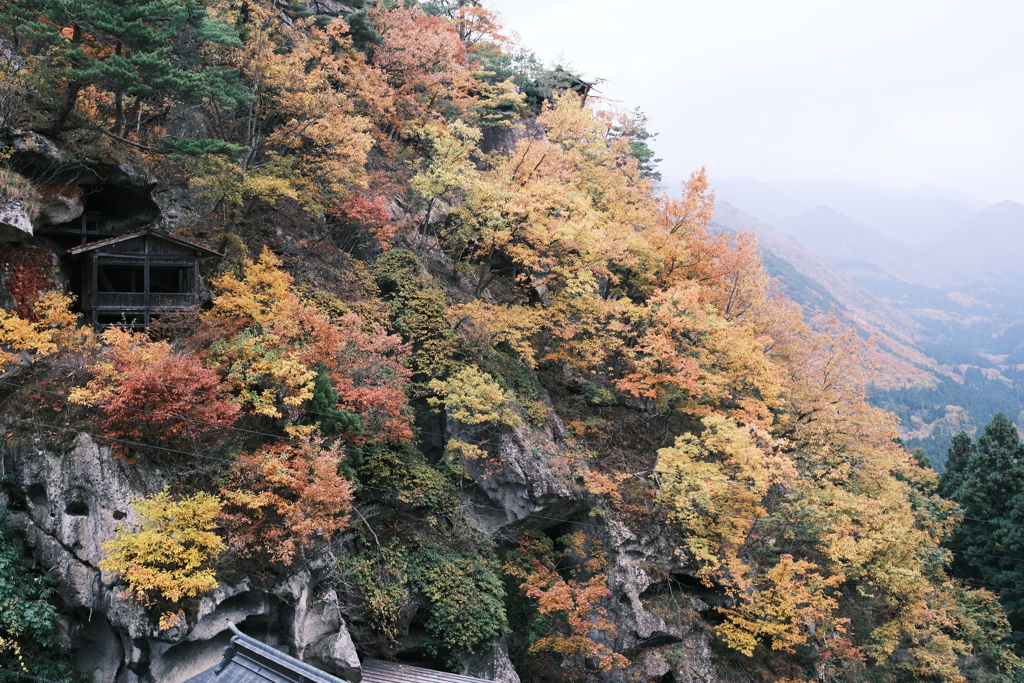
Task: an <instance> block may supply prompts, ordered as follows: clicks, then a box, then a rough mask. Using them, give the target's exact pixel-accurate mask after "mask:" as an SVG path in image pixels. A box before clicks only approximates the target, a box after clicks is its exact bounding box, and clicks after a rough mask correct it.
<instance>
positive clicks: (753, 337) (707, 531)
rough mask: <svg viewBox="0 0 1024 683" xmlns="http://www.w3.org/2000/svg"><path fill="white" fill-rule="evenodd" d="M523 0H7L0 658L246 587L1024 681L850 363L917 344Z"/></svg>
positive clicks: (287, 627) (608, 671) (462, 643)
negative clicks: (730, 193)
mask: <svg viewBox="0 0 1024 683" xmlns="http://www.w3.org/2000/svg"><path fill="white" fill-rule="evenodd" d="M502 32H503V29H502V27H501V26H499V25H498V23H497V20H496V18H495V16H494V15H493V14H492V13H491V12H489V11H488V10H487V8H486V7H485V6H480V5H478V4H476V3H474V2H466V1H459V0H438V1H437V2H429V3H423V4H417V3H415V2H407V3H404V4H397V3H390V2H379V3H372V2H368V1H365V2H364V1H363V0H349V3H347V4H342V3H337V2H328V1H326V0H325V1H322V2H318V1H315V0H314V1H313V2H308V3H306V2H283V1H281V0H248V1H247V2H243V3H234V2H222V1H220V0H138V1H137V2H133V3H130V4H126V3H122V2H116V1H112V0H81V1H80V2H77V3H68V2H63V1H62V0H8V1H7V2H6V3H4V4H3V5H2V6H0V38H2V42H0V54H2V55H3V60H2V63H0V135H2V139H0V142H2V147H0V163H2V169H0V227H2V231H0V239H3V240H4V241H3V242H2V243H0V254H2V255H3V263H2V265H3V270H2V272H0V285H2V289H0V304H2V309H0V373H2V374H0V419H2V426H3V429H4V441H3V445H2V446H0V468H2V470H0V474H2V477H3V479H2V485H3V486H2V494H0V501H2V502H3V504H4V507H5V508H6V511H5V512H4V513H3V518H2V536H0V539H2V541H3V547H2V550H0V668H2V669H3V671H0V677H2V678H3V679H4V680H19V679H21V678H23V677H25V676H36V677H39V678H42V679H44V680H49V681H75V680H86V679H90V678H91V679H92V680H94V681H97V682H100V681H103V682H107V681H109V682H111V683H114V682H116V683H127V682H140V681H144V682H147V683H149V682H154V681H161V682H170V683H179V682H182V681H186V680H188V679H190V678H191V677H192V676H194V675H196V674H198V673H200V672H201V671H204V670H207V669H209V668H211V667H213V666H215V665H216V664H217V662H219V661H220V658H221V652H222V649H223V647H224V645H225V644H226V643H227V639H228V637H229V636H230V632H229V631H228V627H229V624H230V623H234V624H237V625H239V627H240V628H241V629H242V630H243V631H244V632H246V633H249V634H251V635H253V636H254V637H257V638H259V639H260V640H263V641H264V642H266V643H268V644H269V645H271V646H273V647H276V648H278V649H280V650H283V651H286V652H288V653H289V654H292V655H294V656H296V657H299V658H301V659H303V660H304V661H306V662H309V663H311V664H312V665H314V666H316V667H319V668H322V669H324V670H326V671H329V672H331V673H333V674H335V675H338V676H339V677H342V678H344V679H345V680H349V681H358V680H359V676H360V659H359V658H361V657H363V658H365V657H374V658H380V659H390V660H395V661H401V662H406V663H411V664H416V665H419V666H425V667H428V668H434V669H444V670H448V671H453V672H460V673H464V674H468V675H473V676H477V677H480V678H484V679H487V680H500V681H505V682H506V683H511V682H512V681H523V682H531V683H532V682H541V681H552V682H554V681H574V680H575V681H594V682H596V681H608V682H612V681H614V682H616V683H618V682H623V683H624V682H625V681H677V682H678V681H784V682H789V683H795V682H796V681H877V682H879V683H881V682H889V681H892V682H896V681H935V682H949V683H954V682H960V681H993V682H995V681H1005V682H1009V681H1013V680H1017V679H1018V678H1019V677H1020V676H1021V675H1022V671H1024V667H1022V665H1021V661H1020V659H1019V657H1018V654H1019V653H1018V650H1016V649H1015V647H1017V642H1018V641H1017V640H1015V639H1014V638H1013V635H1014V633H1013V631H1012V629H1011V624H1010V621H1008V619H1007V616H1006V613H1005V612H1004V610H1003V607H1002V606H1001V605H1000V598H1002V599H1003V600H1004V603H1005V604H1006V605H1007V606H1008V607H1009V608H1011V609H1016V606H1015V603H1010V602H1009V601H1007V597H1006V595H1007V594H1006V592H1005V591H1004V592H1003V594H1002V595H998V594H997V593H995V592H992V590H990V588H991V587H992V584H991V583H990V582H989V580H988V574H985V573H979V571H980V570H977V569H976V568H974V569H971V571H973V572H975V573H965V571H964V570H962V569H957V573H956V575H954V573H953V571H952V570H951V567H961V566H962V565H963V564H964V562H965V558H967V557H969V556H970V553H976V552H978V551H977V550H976V549H972V548H973V547H967V546H964V545H963V544H962V543H960V542H959V541H958V540H957V539H959V538H961V537H960V536H954V535H955V534H956V533H957V529H959V528H960V525H961V523H962V521H963V516H964V515H963V509H962V508H961V507H960V505H961V504H964V499H963V497H962V496H960V497H958V496H959V494H955V495H954V493H955V492H954V493H949V491H946V492H945V493H946V495H947V496H949V499H946V498H943V497H942V496H941V495H940V491H939V479H938V477H937V476H936V474H935V473H934V471H932V469H931V468H930V467H928V465H927V463H926V462H923V461H921V460H919V458H918V457H917V456H915V455H913V454H911V453H910V452H908V451H907V450H906V449H905V448H904V447H903V445H902V443H901V441H900V440H899V438H898V432H897V429H896V422H895V418H894V416H893V415H892V414H890V413H886V412H883V411H881V410H879V409H878V408H875V407H872V405H871V404H870V403H869V402H868V397H867V390H868V387H869V385H870V384H871V383H872V382H876V381H879V380H878V377H879V376H878V375H877V374H875V373H876V371H877V370H876V369H875V368H873V365H877V362H869V361H871V360H872V359H874V361H878V362H881V363H882V367H881V371H882V372H883V373H888V375H889V379H894V378H895V379H896V380H897V383H899V382H903V381H904V380H906V381H907V382H909V381H916V379H921V378H922V377H923V376H924V375H925V373H924V372H923V371H922V370H921V369H920V368H918V367H916V366H915V365H914V360H913V359H912V358H910V357H909V356H907V355H906V354H908V353H910V350H909V349H908V348H905V347H904V345H903V343H902V342H901V341H900V340H899V338H898V335H896V334H895V332H894V331H893V330H887V329H886V325H888V323H887V322H886V321H885V320H884V319H883V318H882V317H876V318H874V319H872V320H869V321H867V323H868V324H870V325H872V326H873V329H878V330H879V331H882V332H887V333H888V334H889V336H887V337H886V343H889V344H890V346H889V347H886V349H885V354H879V353H878V352H877V351H876V350H874V349H873V348H870V347H868V345H867V344H866V343H865V339H864V336H863V335H862V331H863V329H862V328H860V327H857V326H855V324H859V323H860V322H864V321H863V320H854V319H852V318H851V317H850V316H848V315H845V314H844V313H843V311H841V310H839V309H836V310H835V311H833V312H834V313H835V315H822V316H813V317H812V316H808V315H805V313H804V311H802V310H801V309H800V307H799V306H798V305H797V303H795V302H794V301H793V300H792V299H791V298H789V297H788V296H787V294H786V291H787V290H786V288H785V287H784V286H783V285H780V284H779V282H778V281H773V280H772V279H771V278H770V277H769V276H768V274H767V272H766V269H765V264H764V263H763V261H762V258H761V257H760V255H759V247H758V243H757V240H756V238H755V237H754V235H753V234H751V233H750V232H746V231H743V230H734V231H730V230H722V229H720V227H716V226H712V225H711V218H712V212H713V209H714V195H713V192H712V189H711V188H710V187H709V183H708V180H707V177H706V174H705V172H704V170H697V171H695V172H694V173H693V175H692V176H691V177H690V178H689V179H688V181H687V182H685V183H683V185H682V186H681V187H680V188H677V189H676V190H675V191H674V192H673V193H671V194H670V195H667V196H666V195H664V194H662V193H660V192H659V191H658V188H657V186H656V185H655V182H656V178H657V169H656V168H655V166H654V163H655V162H654V154H653V152H652V150H651V148H650V147H649V146H648V141H649V140H650V137H651V136H650V133H649V131H647V130H646V129H645V119H644V117H643V115H642V113H640V112H638V111H630V112H626V113H622V112H616V111H604V110H603V109H602V103H601V102H600V101H599V100H595V98H593V97H592V94H591V92H590V84H588V83H586V82H584V81H582V80H580V79H579V78H577V77H576V76H575V75H574V74H573V73H571V72H570V71H567V70H565V69H563V68H559V67H554V66H547V65H545V64H544V63H543V62H542V61H541V60H539V59H538V58H536V57H535V56H534V55H532V54H531V53H529V52H528V51H527V50H525V49H523V48H522V47H521V46H518V45H515V44H514V43H512V42H511V41H510V40H508V39H507V38H506V37H504V36H503V34H502ZM133 240H135V241H136V242H137V243H139V244H145V251H144V252H138V253H136V252H128V251H126V250H127V249H128V248H129V245H131V244H132V241H133ZM83 242H86V243H85V244H83ZM154 245H163V246H160V247H159V248H160V249H165V252H161V253H160V254H159V258H162V259H164V260H163V261H159V263H162V264H164V265H163V266H160V267H156V266H154V267H151V265H150V262H151V260H153V259H157V258H158V257H157V255H156V254H157V253H158V247H156V246H154ZM119 249H120V250H121V251H118V250H119ZM104 250H106V251H104ZM174 250H177V251H174ZM172 252H173V253H174V254H175V256H174V257H173V259H172V257H171V256H168V255H167V254H168V253H172ZM186 257H187V258H186ZM104 259H106V260H104ZM175 259H176V260H175ZM166 264H174V265H173V268H172V266H171V265H166ZM182 264H185V265H182ZM192 264H197V265H195V268H197V269H198V271H197V272H198V273H199V276H197V277H193V275H191V274H190V273H192V272H193V271H191V270H187V268H192V267H193V265H192ZM161 268H163V269H164V270H161ZM175 269H176V270H175ZM137 275H138V277H136V276H137ZM794 281H795V280H794ZM101 294H102V295H113V294H117V295H119V297H118V300H119V301H124V302H129V303H131V302H132V301H139V300H141V298H142V297H143V295H144V296H145V297H147V299H146V300H147V301H149V298H148V297H150V296H151V295H153V294H157V295H159V296H160V297H162V298H160V299H159V301H162V302H164V307H163V308H160V309H158V310H156V311H152V315H150V313H151V311H149V310H148V309H146V313H145V317H144V318H143V319H139V318H131V317H129V316H128V315H125V314H123V313H122V314H121V315H120V317H118V315H117V312H118V311H119V310H121V309H117V308H109V309H104V311H102V312H101V313H102V316H106V317H101V314H100V313H97V312H96V310H95V309H92V308H90V306H93V305H94V303H95V302H96V301H97V300H100V298H101V297H100V295H101ZM790 294H792V292H790ZM188 297H191V298H188ZM108 298H110V297H108ZM822 298H823V300H824V299H825V297H824V295H822ZM186 299H187V300H188V301H190V302H192V303H194V305H191V306H184V305H181V303H180V302H183V301H186ZM168 302H169V303H168ZM175 302H177V303H175ZM129 303H125V304H122V306H123V307H127V306H128V305H129ZM171 304H174V305H171ZM826 310H827V309H826ZM82 312H85V313H87V314H88V313H91V314H92V315H93V319H95V320H97V322H98V323H101V324H98V325H97V326H95V327H94V326H92V325H87V324H85V323H86V321H85V319H83V317H81V316H80V315H79V314H80V313H82ZM876 313H878V314H879V315H882V313H883V311H881V309H879V311H876ZM147 322H148V323H149V324H148V325H147V324H146V323H147ZM102 323H106V324H102ZM900 354H904V355H900ZM908 358H909V360H908ZM886 363H891V364H890V365H885V364H886ZM900 373H903V374H900ZM915 378H916V379H915ZM1003 431H1004V432H1005V430H1003ZM1000 433H1001V434H1002V432H1000ZM1004 436H1005V435H1004ZM968 442H969V439H968ZM986 443H987V442H986ZM961 445H963V444H961ZM964 447H965V448H967V446H964ZM986 447H987V446H984V445H982V446H979V448H980V449H981V450H979V451H978V452H982V450H984V448H986ZM1007 447H1008V448H1011V449H1012V448H1013V446H1012V444H1010V445H1008V446H1007ZM943 486H944V487H945V488H946V489H950V486H952V485H947V483H946V482H943ZM950 490H951V489H950ZM979 518H981V517H980V516H979ZM995 519H996V515H992V517H991V519H989V520H988V521H990V522H992V523H999V522H996V521H993V520H995ZM950 539H953V540H952V541H951V540H950ZM958 543H959V544H958ZM992 548H995V549H994V550H992V552H991V553H990V554H996V555H999V554H1001V552H1002V551H1001V550H999V548H998V545H996V546H992ZM986 552H988V551H986ZM1002 559H1003V560H1005V561H1007V562H1009V561H1010V560H1011V559H1012V558H1011V557H1010V556H1005V557H1003V558H1002ZM954 562H959V563H960V564H959V565H954V564H953V563H954ZM957 576H960V577H965V578H962V579H960V578H957ZM979 577H980V578H979ZM1012 585H1013V584H1009V583H1006V582H1002V583H997V584H995V587H996V588H997V589H1001V588H1004V587H1005V586H1012ZM1013 615H1014V616H1016V612H1014V613H1013ZM1014 623H1016V621H1015V622H1014Z"/></svg>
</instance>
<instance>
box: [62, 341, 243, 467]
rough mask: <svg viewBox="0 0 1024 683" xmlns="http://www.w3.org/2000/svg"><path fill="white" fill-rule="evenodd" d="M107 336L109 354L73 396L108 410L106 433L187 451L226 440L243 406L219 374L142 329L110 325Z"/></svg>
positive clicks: (106, 352)
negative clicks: (223, 386) (226, 390)
mask: <svg viewBox="0 0 1024 683" xmlns="http://www.w3.org/2000/svg"><path fill="white" fill-rule="evenodd" d="M103 341H104V343H105V344H107V345H108V346H107V348H106V351H105V354H106V358H105V359H102V360H100V361H99V362H97V363H95V364H93V366H92V367H91V370H92V372H93V379H92V380H91V381H90V382H89V384H88V385H86V386H85V387H80V388H78V389H75V390H74V391H73V392H72V394H71V399H72V400H73V401H75V402H76V403H82V404H91V405H95V406H97V407H98V408H99V409H100V410H101V411H103V413H105V414H106V419H105V420H104V422H103V428H104V431H105V433H106V435H107V436H111V437H114V438H123V439H129V440H132V441H143V442H146V443H152V444H157V445H160V446H164V447H167V448H176V449H183V450H193V449H196V448H211V447H215V446H216V445H218V444H220V443H221V442H223V440H224V439H225V438H226V436H227V434H228V430H229V429H230V428H231V426H232V425H233V424H234V423H235V420H236V419H237V418H238V414H239V409H238V406H236V405H235V404H234V403H233V402H232V401H231V397H230V396H228V395H226V394H223V393H220V392H219V387H220V384H221V378H220V375H218V374H217V373H216V372H214V371H213V370H209V369H207V368H204V367H203V366H202V365H201V364H200V362H199V359H197V358H195V357H192V356H187V355H181V354H177V353H175V352H174V351H173V350H172V349H171V347H170V345H169V344H168V343H167V342H163V341H159V342H153V341H150V340H149V339H148V338H147V337H146V336H145V335H143V334H137V333H132V332H129V331H127V330H123V329H120V328H110V329H109V330H107V331H106V332H104V333H103Z"/></svg>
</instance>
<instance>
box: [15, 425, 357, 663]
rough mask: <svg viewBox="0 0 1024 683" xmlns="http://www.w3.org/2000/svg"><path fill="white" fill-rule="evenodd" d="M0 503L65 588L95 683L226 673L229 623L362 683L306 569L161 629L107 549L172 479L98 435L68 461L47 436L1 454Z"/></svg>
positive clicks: (224, 591)
mask: <svg viewBox="0 0 1024 683" xmlns="http://www.w3.org/2000/svg"><path fill="white" fill-rule="evenodd" d="M0 465H2V467H3V469H2V471H0V475H2V476H3V481H4V486H3V489H2V493H0V505H3V506H4V507H7V508H8V509H10V510H12V511H13V514H12V515H11V520H10V521H11V523H12V524H14V525H15V526H17V527H20V529H21V531H22V532H23V533H24V536H25V540H26V543H27V545H28V546H29V548H31V550H32V552H33V555H34V557H35V559H36V561H37V562H38V563H39V564H40V565H42V566H43V567H46V568H48V569H49V570H50V571H51V572H52V574H53V576H54V578H55V579H56V580H57V586H58V590H59V592H60V596H61V601H62V603H63V611H64V613H65V614H66V617H65V621H66V622H67V624H68V626H69V634H70V640H71V642H70V643H69V644H70V645H71V646H73V647H74V649H75V650H76V652H77V659H76V662H75V664H76V667H77V668H78V669H79V670H80V671H83V672H86V673H89V674H90V675H91V676H92V680H93V681H94V683H181V682H182V681H185V680H187V679H189V678H191V677H192V676H194V675H196V674H198V673H199V672H201V671H204V670H206V669H209V668H210V667H212V666H215V665H216V664H217V663H218V662H219V661H220V660H221V653H222V650H223V648H224V646H225V645H226V644H227V643H228V641H229V639H230V636H231V632H230V631H229V630H228V625H229V624H230V623H235V624H242V625H243V626H244V625H246V624H248V625H249V626H252V627H253V628H254V629H256V630H258V631H260V632H261V633H262V634H263V635H264V637H265V639H266V640H267V642H268V643H269V644H271V645H273V646H275V647H279V648H280V649H282V650H285V651H287V652H289V653H291V654H295V655H296V656H298V657H300V658H303V659H307V660H308V661H311V662H313V663H315V664H316V665H317V666H321V667H322V668H324V669H326V670H329V671H332V672H333V673H335V674H337V675H339V676H341V677H343V678H345V679H346V680H349V681H352V682H353V683H357V682H358V681H359V677H360V667H359V658H358V657H357V656H356V651H355V646H354V644H353V643H352V638H351V636H350V635H349V633H348V630H347V628H346V625H345V622H344V619H343V618H342V616H341V611H340V609H339V607H338V600H337V596H336V595H335V594H334V592H333V591H331V590H326V589H324V588H322V587H321V586H320V584H321V583H322V580H323V578H324V576H325V575H326V572H325V571H324V568H323V567H315V566H314V567H310V568H308V569H304V570H299V571H296V572H295V573H294V574H292V575H290V576H285V577H282V578H281V580H280V581H279V582H278V583H276V584H272V585H269V586H261V587H260V588H254V587H253V586H252V585H250V583H249V581H248V579H245V580H243V581H241V582H240V583H237V584H234V585H222V586H220V587H219V588H218V589H217V590H216V591H214V592H213V593H211V594H208V595H206V596H204V597H203V598H202V599H201V600H200V603H199V608H198V611H197V613H196V614H195V616H194V617H190V619H189V623H187V624H185V625H184V626H183V627H175V628H172V629H170V630H167V631H160V630H159V629H158V628H157V625H156V623H155V620H154V618H153V616H152V615H151V614H148V613H147V612H146V611H145V610H144V609H143V608H142V607H141V606H139V605H138V604H136V603H135V602H133V601H132V600H131V599H130V598H129V597H128V596H126V595H125V591H124V586H122V585H120V584H119V583H118V577H117V576H115V575H111V574H109V573H107V572H103V571H101V570H100V568H99V562H100V560H101V558H102V557H103V551H102V544H103V542H104V541H106V540H108V539H110V538H113V536H114V534H115V532H116V530H117V527H118V526H119V525H120V524H123V523H129V524H130V523H132V522H134V521H135V513H134V512H133V510H132V507H131V502H132V499H133V498H135V497H138V496H143V495H147V494H152V493H156V492H158V491H160V490H162V489H163V488H164V487H165V486H166V485H167V483H168V478H167V476H166V475H165V474H164V473H163V472H161V471H160V469H159V468H156V467H154V466H152V465H146V464H145V463H142V462H136V463H134V464H132V465H128V464H126V463H125V461H124V460H121V459H118V458H116V457H115V456H114V454H113V453H112V452H111V451H110V449H109V448H106V447H103V446H100V445H98V444H97V443H96V442H95V441H94V440H93V439H92V438H91V437H89V436H88V435H87V434H78V435H77V437H75V438H74V441H73V443H72V444H71V446H70V448H68V449H67V450H66V451H63V452H59V451H57V450H54V449H53V448H51V447H49V446H48V445H47V444H46V443H45V442H44V441H43V438H42V437H31V438H30V439H28V440H26V441H24V442H20V443H18V444H17V446H16V447H15V446H14V445H13V444H12V443H10V442H9V443H5V444H3V445H0Z"/></svg>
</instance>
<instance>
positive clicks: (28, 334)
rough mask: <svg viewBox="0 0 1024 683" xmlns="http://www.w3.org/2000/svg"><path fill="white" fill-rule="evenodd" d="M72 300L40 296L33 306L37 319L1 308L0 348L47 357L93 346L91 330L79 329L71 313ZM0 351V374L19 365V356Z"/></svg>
mask: <svg viewBox="0 0 1024 683" xmlns="http://www.w3.org/2000/svg"><path fill="white" fill-rule="evenodd" d="M73 302H74V297H73V296H72V295H70V294H65V293H63V292H60V291H51V292H47V293H46V294H43V295H42V296H40V297H39V298H38V299H36V301H35V302H33V304H32V312H33V313H34V314H35V317H36V320H34V321H32V320H27V319H25V318H23V317H21V316H19V315H18V314H17V313H9V312H7V311H5V310H3V309H0V347H6V348H7V349H10V350H11V351H31V352H34V353H35V354H36V355H37V356H49V355H52V354H55V353H57V351H59V350H61V349H66V350H70V351H82V350H84V349H86V348H88V347H90V346H91V345H93V344H95V336H94V335H93V334H92V330H91V329H90V328H79V327H78V315H77V314H75V313H72V312H71V310H70V307H71V304H72V303H73ZM11 351H7V350H5V349H4V348H0V372H3V371H4V370H5V369H6V368H7V366H9V365H11V364H13V363H16V362H18V355H16V354H14V353H11Z"/></svg>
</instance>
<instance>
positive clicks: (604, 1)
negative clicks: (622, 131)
mask: <svg viewBox="0 0 1024 683" xmlns="http://www.w3.org/2000/svg"><path fill="white" fill-rule="evenodd" d="M485 4H486V5H487V6H489V7H491V8H492V9H496V10H498V11H499V12H500V13H501V15H502V18H503V23H504V25H505V27H506V30H509V31H515V32H517V33H518V34H519V35H520V36H521V38H522V43H523V45H524V46H526V47H528V48H530V49H532V50H533V51H534V52H536V53H537V55H538V57H541V58H542V59H544V60H545V61H548V62H552V61H555V60H556V58H557V57H558V56H559V55H560V54H564V56H565V58H566V60H567V61H568V62H569V63H571V64H572V66H573V67H575V68H576V69H577V70H578V71H581V72H583V73H584V74H585V75H586V76H590V77H596V78H604V79H607V80H606V82H605V83H604V84H603V85H602V86H601V90H602V91H603V93H604V95H605V96H606V97H608V98H609V99H611V100H618V101H619V102H620V105H619V106H623V107H625V108H633V107H636V106H639V107H641V108H642V109H643V110H644V111H645V112H646V113H647V114H648V116H649V117H650V119H651V125H650V129H651V130H652V131H654V132H660V134H661V135H660V137H659V138H658V140H657V143H656V145H655V149H656V151H657V152H658V155H659V156H661V157H664V159H665V161H664V162H662V170H663V172H664V174H665V179H666V181H670V180H671V181H672V182H676V181H678V179H679V178H681V177H683V176H685V175H688V173H689V171H690V170H692V169H693V168H696V167H699V166H701V165H707V167H708V170H709V172H710V173H711V175H712V178H715V177H719V178H727V177H740V176H748V177H752V178H755V179H758V180H762V181H765V182H787V181H792V182H804V181H814V180H829V179H839V178H844V179H849V180H853V181H858V182H864V183H869V184H873V185H880V186H882V185H884V186H894V187H905V188H907V189H910V188H913V187H916V186H918V185H920V184H923V183H932V184H936V185H943V186H947V187H952V188H955V189H958V190H962V191H964V192H968V193H970V194H973V195H975V196H978V197H981V198H983V199H988V200H996V201H997V200H1001V199H1016V200H1018V201H1024V36H1022V31H1024V2H1022V1H1021V0H971V1H970V2H968V1H967V0H957V1H955V2H954V1H948V0H886V1H879V0H860V1H859V2H837V1H835V0H773V1H772V2H766V1H765V0H647V1H646V2H629V1H628V0H626V1H623V0H618V1H616V2H609V1H608V0H485Z"/></svg>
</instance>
